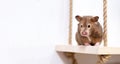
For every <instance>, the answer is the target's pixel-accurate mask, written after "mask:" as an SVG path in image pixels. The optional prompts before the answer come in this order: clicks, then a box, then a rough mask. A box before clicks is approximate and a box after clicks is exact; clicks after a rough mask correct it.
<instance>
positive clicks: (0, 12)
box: [0, 0, 120, 64]
mask: <svg viewBox="0 0 120 64" xmlns="http://www.w3.org/2000/svg"><path fill="white" fill-rule="evenodd" d="M68 1H69V0H0V64H63V63H62V61H61V59H60V57H59V56H58V55H57V54H56V52H55V45H57V44H67V42H68V22H69V20H68V18H69V17H68V16H69V14H68V12H69V10H68V9H69V2H68ZM74 1H75V2H76V1H77V0H74ZM119 2H120V1H119V0H109V2H108V5H109V6H108V29H109V30H108V36H109V37H108V41H109V45H110V46H119V45H120V44H119V42H120V40H119V38H120V34H119V33H120V30H119V27H120V26H119V24H120V22H119V21H120V18H119V17H120V12H119V11H120V7H119ZM78 3H81V4H79V6H78V8H75V9H74V12H75V13H74V16H75V15H78V14H79V15H88V14H89V13H91V14H89V15H98V16H100V20H101V21H102V0H101V1H100V0H79V1H77V2H76V5H77V4H78ZM94 4H95V5H94ZM75 7H76V6H75ZM80 9H81V10H86V9H88V10H86V11H87V12H86V11H82V12H80V11H81V10H80ZM75 10H76V11H78V12H76V11H75ZM73 22H77V21H75V20H74V21H73ZM101 23H102V22H101ZM73 24H74V25H73V26H75V25H76V24H75V23H73ZM74 29H75V30H73V31H74V32H75V31H76V28H74ZM73 36H74V34H73ZM73 40H74V39H73ZM74 41H75V40H74ZM73 43H75V42H73Z"/></svg>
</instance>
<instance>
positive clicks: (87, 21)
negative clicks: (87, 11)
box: [75, 15, 99, 37]
mask: <svg viewBox="0 0 120 64" xmlns="http://www.w3.org/2000/svg"><path fill="white" fill-rule="evenodd" d="M75 18H76V20H77V21H78V22H79V23H78V32H79V33H80V35H81V36H84V37H89V36H90V35H91V34H92V33H91V32H92V31H93V30H94V27H96V25H97V24H98V19H99V17H98V16H94V17H93V16H83V17H81V16H79V15H77V16H76V17H75Z"/></svg>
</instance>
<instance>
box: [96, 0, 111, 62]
mask: <svg viewBox="0 0 120 64" xmlns="http://www.w3.org/2000/svg"><path fill="white" fill-rule="evenodd" d="M103 20H104V23H103V26H104V32H103V40H104V46H107V0H103ZM110 57H111V56H110V55H99V56H98V61H97V64H104V63H105V62H106V61H108V59H109V58H110Z"/></svg>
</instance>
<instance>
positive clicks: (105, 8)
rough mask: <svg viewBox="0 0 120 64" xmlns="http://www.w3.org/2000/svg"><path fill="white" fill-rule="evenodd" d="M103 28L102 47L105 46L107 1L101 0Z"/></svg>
mask: <svg viewBox="0 0 120 64" xmlns="http://www.w3.org/2000/svg"><path fill="white" fill-rule="evenodd" d="M103 20H104V23H103V26H104V33H103V39H104V46H107V0H103Z"/></svg>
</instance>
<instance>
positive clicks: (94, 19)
mask: <svg viewBox="0 0 120 64" xmlns="http://www.w3.org/2000/svg"><path fill="white" fill-rule="evenodd" d="M98 19H99V17H98V16H95V17H93V18H91V21H92V22H97V21H98Z"/></svg>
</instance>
